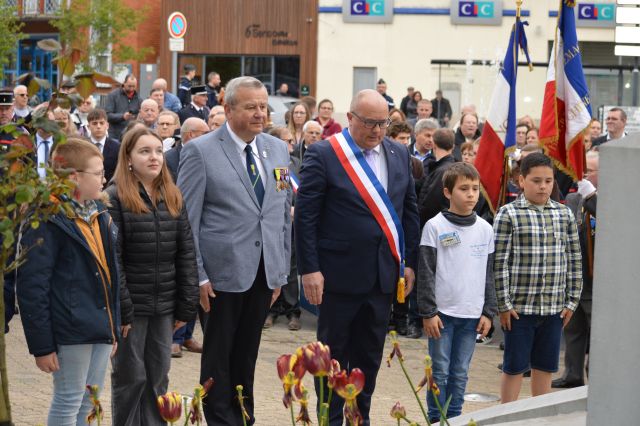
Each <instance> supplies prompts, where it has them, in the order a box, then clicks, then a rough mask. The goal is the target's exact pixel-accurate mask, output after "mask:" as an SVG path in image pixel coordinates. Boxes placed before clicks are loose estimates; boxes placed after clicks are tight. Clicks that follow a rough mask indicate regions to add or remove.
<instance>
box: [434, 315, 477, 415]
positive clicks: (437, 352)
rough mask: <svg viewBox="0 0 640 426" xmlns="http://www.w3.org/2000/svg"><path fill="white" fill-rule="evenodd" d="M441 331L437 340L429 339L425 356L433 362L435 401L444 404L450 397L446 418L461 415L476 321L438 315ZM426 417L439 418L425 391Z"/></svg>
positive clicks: (474, 340) (435, 406)
mask: <svg viewBox="0 0 640 426" xmlns="http://www.w3.org/2000/svg"><path fill="white" fill-rule="evenodd" d="M438 316H440V320H441V321H442V325H444V328H443V329H441V330H440V338H439V339H434V338H429V355H431V358H432V359H433V378H434V380H435V381H436V383H437V384H438V387H439V388H440V396H439V397H438V402H440V406H441V407H442V408H444V405H445V403H446V401H447V399H448V398H449V396H451V402H450V403H449V409H448V410H447V413H446V414H447V418H452V417H456V416H459V415H460V414H461V413H462V404H463V402H464V391H465V389H466V387H467V379H468V373H469V364H470V363H471V357H472V356H473V351H474V349H475V347H476V327H477V326H478V321H479V320H480V319H479V318H455V317H450V316H448V315H444V314H442V313H438ZM427 404H428V406H429V418H430V419H438V418H440V411H438V407H437V405H436V403H435V400H434V398H433V394H432V393H431V392H427Z"/></svg>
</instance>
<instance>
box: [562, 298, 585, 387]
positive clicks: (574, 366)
mask: <svg viewBox="0 0 640 426" xmlns="http://www.w3.org/2000/svg"><path fill="white" fill-rule="evenodd" d="M591 304H592V301H591V300H581V301H580V303H579V304H578V308H577V309H576V311H575V312H574V313H573V316H572V317H571V321H569V324H567V326H566V327H565V329H564V342H565V352H564V374H563V375H562V377H563V378H564V379H565V380H566V381H568V382H582V383H584V360H585V357H586V353H587V347H588V345H589V335H590V334H591ZM587 368H588V367H587Z"/></svg>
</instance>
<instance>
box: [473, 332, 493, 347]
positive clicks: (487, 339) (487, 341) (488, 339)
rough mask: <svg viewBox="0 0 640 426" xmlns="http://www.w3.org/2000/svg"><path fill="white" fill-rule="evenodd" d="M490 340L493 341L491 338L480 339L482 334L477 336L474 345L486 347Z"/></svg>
mask: <svg viewBox="0 0 640 426" xmlns="http://www.w3.org/2000/svg"><path fill="white" fill-rule="evenodd" d="M492 340H493V337H492V336H484V337H482V334H478V335H477V336H476V343H478V344H480V345H488V344H489V343H491V341H492Z"/></svg>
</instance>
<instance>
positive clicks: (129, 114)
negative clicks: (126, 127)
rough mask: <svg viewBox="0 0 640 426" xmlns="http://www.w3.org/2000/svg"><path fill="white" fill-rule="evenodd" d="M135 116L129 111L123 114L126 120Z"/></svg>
mask: <svg viewBox="0 0 640 426" xmlns="http://www.w3.org/2000/svg"><path fill="white" fill-rule="evenodd" d="M132 118H133V115H131V113H130V112H129V111H127V112H125V113H124V114H122V119H123V120H125V121H128V120H130V119H132Z"/></svg>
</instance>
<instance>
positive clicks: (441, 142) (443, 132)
mask: <svg viewBox="0 0 640 426" xmlns="http://www.w3.org/2000/svg"><path fill="white" fill-rule="evenodd" d="M433 143H434V144H435V145H436V146H437V147H438V148H440V149H443V150H445V151H451V150H452V149H453V146H454V144H455V136H454V134H453V131H452V130H451V129H438V130H436V131H435V132H433Z"/></svg>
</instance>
